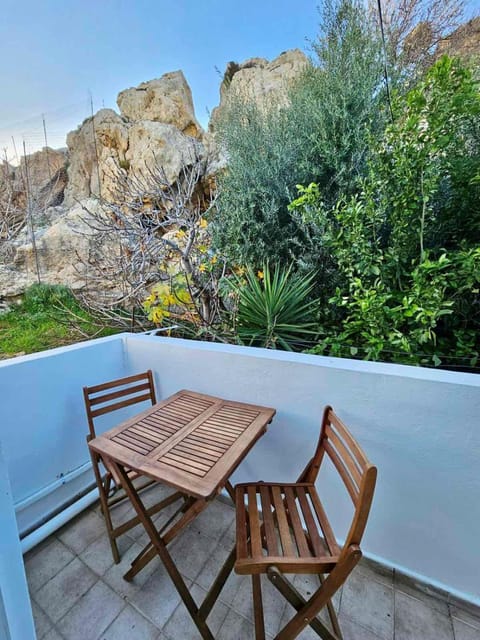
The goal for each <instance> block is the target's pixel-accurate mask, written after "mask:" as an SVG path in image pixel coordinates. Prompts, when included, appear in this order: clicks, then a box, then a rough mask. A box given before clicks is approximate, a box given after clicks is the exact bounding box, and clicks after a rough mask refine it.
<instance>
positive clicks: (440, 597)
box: [394, 573, 449, 616]
mask: <svg viewBox="0 0 480 640" xmlns="http://www.w3.org/2000/svg"><path fill="white" fill-rule="evenodd" d="M394 584H395V589H396V590H397V591H401V592H402V593H406V594H407V595H408V596H411V597H412V598H416V599H417V600H421V601H422V602H424V603H425V604H426V605H427V606H428V607H430V608H432V609H435V610H436V611H438V612H439V613H443V615H445V616H448V614H449V610H448V604H447V602H448V593H447V592H446V591H441V590H439V589H435V588H434V587H429V586H428V585H426V584H421V583H419V582H418V581H416V580H413V579H412V578H410V577H408V576H404V575H402V574H399V573H395V581H394Z"/></svg>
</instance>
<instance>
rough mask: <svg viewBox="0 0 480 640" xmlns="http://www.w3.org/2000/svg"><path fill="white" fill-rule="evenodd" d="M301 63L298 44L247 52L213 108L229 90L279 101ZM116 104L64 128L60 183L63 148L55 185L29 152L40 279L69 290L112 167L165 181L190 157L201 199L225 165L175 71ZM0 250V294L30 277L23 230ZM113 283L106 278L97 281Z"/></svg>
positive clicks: (112, 195) (29, 250) (110, 185)
mask: <svg viewBox="0 0 480 640" xmlns="http://www.w3.org/2000/svg"><path fill="white" fill-rule="evenodd" d="M305 64H307V59H306V57H305V56H304V55H303V54H302V53H301V52H300V51H298V50H295V51H289V52H286V53H283V54H281V55H280V56H279V57H278V58H276V59H275V60H273V61H272V62H269V61H268V60H264V59H263V58H253V59H251V60H248V61H246V62H244V63H242V64H234V63H231V64H230V65H229V66H228V67H227V71H226V73H225V79H224V81H223V83H222V87H221V90H220V94H221V100H220V106H219V107H218V108H217V110H216V111H217V112H218V111H221V109H222V108H223V105H224V104H225V102H226V101H227V100H228V96H229V93H230V92H231V91H241V92H243V93H244V94H245V95H249V96H251V97H252V98H254V99H255V100H257V101H259V102H261V101H262V100H265V99H270V98H271V97H273V96H277V97H278V99H279V100H283V99H285V97H286V92H287V88H288V85H289V83H290V81H291V80H292V79H293V78H294V77H296V76H297V75H298V73H300V71H301V69H302V68H303V67H304V66H305ZM117 103H118V106H119V109H120V114H118V113H116V112H115V111H113V110H112V109H102V110H100V111H99V112H98V113H96V114H95V115H94V116H93V118H88V119H86V120H85V121H84V122H83V123H82V124H81V125H80V126H79V127H78V128H77V129H76V130H75V131H72V132H71V133H69V134H68V136H67V146H68V184H67V186H66V188H65V181H66V168H65V167H66V157H67V156H66V154H65V153H64V152H59V154H58V155H57V152H54V151H52V150H48V157H49V162H50V165H49V166H50V171H52V170H53V171H54V173H53V175H52V178H53V176H55V179H56V180H57V182H56V183H55V184H57V183H58V189H57V190H53V191H52V190H50V191H49V190H48V189H50V186H51V185H52V182H51V180H50V174H46V173H45V170H46V168H48V167H47V165H45V164H44V163H42V158H46V154H45V152H39V155H38V157H37V154H34V156H35V157H33V156H32V157H31V162H30V163H29V169H30V170H31V177H32V180H33V182H34V183H35V185H37V186H38V188H37V187H36V188H37V191H38V193H45V194H47V192H48V193H49V194H50V196H49V198H50V200H47V199H44V200H43V201H42V202H43V205H42V207H38V208H37V209H36V210H35V212H34V219H33V223H34V224H33V226H34V229H35V239H36V249H37V257H38V261H39V270H40V276H41V279H42V281H43V282H47V283H51V284H66V285H69V286H71V287H72V288H74V289H75V288H80V287H82V286H83V285H84V281H83V278H82V276H81V265H82V262H83V260H85V259H87V257H88V259H92V256H91V254H90V253H88V252H89V251H90V250H91V248H90V249H89V248H88V238H87V235H88V234H87V233H86V232H87V231H88V229H87V227H88V225H87V227H85V216H86V215H88V214H87V213H86V209H88V210H90V211H92V210H93V209H94V207H98V206H100V204H99V200H98V198H97V196H99V195H100V196H102V198H106V199H116V196H117V197H118V189H117V188H118V184H119V173H120V174H121V177H122V179H123V178H125V177H134V176H138V175H140V174H142V172H144V171H145V170H146V169H147V168H148V167H151V166H152V163H156V164H157V165H160V166H162V167H163V169H164V171H165V174H166V177H167V179H168V180H169V181H170V182H175V181H176V180H177V179H178V177H179V176H180V174H181V172H182V169H183V168H184V167H185V165H188V164H190V163H191V161H192V159H193V156H196V157H197V158H202V159H203V160H205V167H206V171H205V175H204V179H203V183H202V185H201V189H202V190H203V194H202V195H203V197H205V198H208V196H209V194H210V192H211V191H210V190H211V189H213V187H214V182H215V175H216V174H218V172H219V171H221V170H222V169H223V168H224V167H225V164H226V161H225V158H224V157H223V156H222V153H221V151H220V150H219V148H218V145H217V144H216V142H215V136H214V133H206V132H204V131H203V129H202V128H201V126H200V125H199V123H198V122H197V120H196V117H195V112H194V107H193V100H192V94H191V91H190V87H189V86H188V84H187V82H186V80H185V77H184V76H183V73H182V72H181V71H174V72H172V73H167V74H165V75H164V76H162V77H161V78H158V79H156V80H151V81H150V82H144V83H142V84H140V85H139V86H138V87H135V88H131V89H126V90H125V91H122V92H121V93H120V94H119V96H118V100H117ZM42 154H43V155H42ZM8 169H9V172H10V170H11V171H12V172H13V175H14V180H16V179H17V175H18V176H21V171H22V167H20V168H17V169H12V168H11V167H9V168H8ZM62 172H63V173H62ZM47 175H48V180H47V178H46V176H47ZM61 175H63V176H64V180H63V182H62V181H60V176H61ZM42 185H43V186H42ZM49 185H50V186H49ZM46 186H48V189H47V190H46V191H45V190H44V187H46ZM64 190H65V194H64ZM55 194H56V195H55ZM64 195H65V199H64V201H63V206H62V207H50V208H48V207H47V205H48V204H59V203H60V202H61V201H62V200H63V197H64ZM0 239H1V238H0ZM2 247H3V248H2ZM0 249H1V250H0V297H1V296H2V295H4V296H6V297H12V296H17V295H19V294H21V293H22V292H23V290H24V289H25V287H27V286H28V285H30V284H32V283H33V282H36V280H37V275H36V256H35V251H34V247H33V245H32V243H31V237H30V232H29V230H27V229H25V230H24V231H23V232H22V233H21V234H20V235H19V236H18V237H17V238H16V239H15V240H14V241H12V242H8V243H4V244H3V245H2V246H0ZM2 252H3V253H2ZM2 255H3V256H4V257H3V258H2ZM5 256H8V259H5ZM113 284H114V283H109V282H106V283H105V287H106V288H108V287H110V286H113Z"/></svg>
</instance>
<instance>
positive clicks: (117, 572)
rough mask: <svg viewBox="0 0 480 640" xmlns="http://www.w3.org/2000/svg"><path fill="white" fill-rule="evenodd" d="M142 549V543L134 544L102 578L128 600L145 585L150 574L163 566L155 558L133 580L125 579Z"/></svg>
mask: <svg viewBox="0 0 480 640" xmlns="http://www.w3.org/2000/svg"><path fill="white" fill-rule="evenodd" d="M141 550H142V547H140V545H138V544H136V543H134V544H132V546H131V547H130V548H129V549H128V550H127V551H126V552H125V553H124V554H123V555H122V557H121V560H120V563H119V564H114V565H112V566H111V567H110V569H108V570H107V571H106V572H105V573H104V575H103V578H102V579H103V581H104V582H106V583H107V584H108V585H109V586H110V587H111V588H112V589H113V590H114V591H115V592H116V593H118V595H120V596H121V597H122V598H125V599H127V600H130V599H131V598H133V596H134V595H135V594H136V593H137V591H138V590H139V589H140V588H141V587H142V585H144V584H145V582H147V580H148V579H149V578H150V576H151V575H152V574H153V573H154V572H155V571H157V570H158V568H159V567H160V566H161V564H160V559H158V558H155V559H154V560H152V562H150V563H149V564H148V565H147V566H146V567H144V568H143V569H142V570H141V571H140V573H138V574H137V575H136V576H135V578H134V579H133V580H132V581H131V582H127V581H126V580H124V579H123V576H124V575H125V573H126V572H127V571H128V570H129V569H130V565H131V563H132V560H133V559H134V558H135V556H137V555H138V553H140V551H141Z"/></svg>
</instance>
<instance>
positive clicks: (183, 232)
mask: <svg viewBox="0 0 480 640" xmlns="http://www.w3.org/2000/svg"><path fill="white" fill-rule="evenodd" d="M186 235H187V234H186V233H185V231H184V230H183V229H180V230H179V231H177V233H176V236H177V238H179V239H181V238H184V237H185V236H186Z"/></svg>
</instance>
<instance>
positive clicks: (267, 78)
mask: <svg viewBox="0 0 480 640" xmlns="http://www.w3.org/2000/svg"><path fill="white" fill-rule="evenodd" d="M307 65H308V58H307V57H306V56H305V54H304V53H302V51H300V49H292V50H291V51H284V52H283V53H281V54H280V55H279V56H278V57H277V58H275V59H274V60H272V61H271V62H269V61H268V60H266V59H265V58H251V59H250V60H246V61H245V62H242V63H240V64H238V63H236V62H229V63H228V65H227V68H226V70H225V74H224V77H223V81H222V84H221V85H220V105H219V106H218V107H217V108H216V109H214V110H213V111H212V117H211V120H210V124H209V129H210V130H212V131H214V130H215V124H216V122H218V119H219V118H220V117H221V113H222V111H223V110H224V108H225V105H226V104H227V103H228V99H229V96H231V95H240V96H242V97H244V98H246V99H248V100H254V101H255V102H256V103H257V104H258V105H259V106H260V107H263V106H264V105H266V104H271V101H272V99H274V100H275V102H277V103H279V104H282V103H283V102H284V101H285V100H286V99H287V95H288V89H289V87H290V86H291V83H292V81H293V80H295V78H298V76H299V75H300V73H301V72H302V71H303V70H304V69H305V67H306V66H307Z"/></svg>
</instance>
